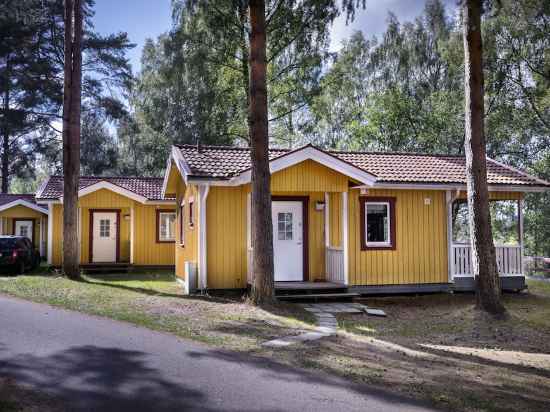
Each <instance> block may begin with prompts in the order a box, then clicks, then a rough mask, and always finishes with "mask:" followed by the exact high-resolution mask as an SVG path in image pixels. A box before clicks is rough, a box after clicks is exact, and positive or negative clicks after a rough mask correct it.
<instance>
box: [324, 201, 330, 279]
mask: <svg viewBox="0 0 550 412" xmlns="http://www.w3.org/2000/svg"><path fill="white" fill-rule="evenodd" d="M329 201H330V196H329V194H328V193H327V192H325V279H328V277H329V275H330V274H329V273H328V248H329V247H330V210H329Z"/></svg>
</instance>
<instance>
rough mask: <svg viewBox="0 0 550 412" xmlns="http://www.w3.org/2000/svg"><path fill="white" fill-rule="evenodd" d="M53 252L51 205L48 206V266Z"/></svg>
mask: <svg viewBox="0 0 550 412" xmlns="http://www.w3.org/2000/svg"><path fill="white" fill-rule="evenodd" d="M52 251H53V204H51V203H50V204H48V265H51V264H52V254H53V253H52Z"/></svg>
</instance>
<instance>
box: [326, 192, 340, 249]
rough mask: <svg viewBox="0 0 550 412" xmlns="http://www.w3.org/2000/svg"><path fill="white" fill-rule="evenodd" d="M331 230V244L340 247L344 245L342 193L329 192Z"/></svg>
mask: <svg viewBox="0 0 550 412" xmlns="http://www.w3.org/2000/svg"><path fill="white" fill-rule="evenodd" d="M328 210H329V232H330V245H331V246H335V247H340V246H341V245H342V194H341V193H330V194H329V203H328Z"/></svg>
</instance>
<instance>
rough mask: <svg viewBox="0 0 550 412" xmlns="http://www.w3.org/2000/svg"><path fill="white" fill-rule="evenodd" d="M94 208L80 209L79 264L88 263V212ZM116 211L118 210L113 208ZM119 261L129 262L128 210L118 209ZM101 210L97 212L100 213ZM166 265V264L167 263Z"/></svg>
mask: <svg viewBox="0 0 550 412" xmlns="http://www.w3.org/2000/svg"><path fill="white" fill-rule="evenodd" d="M92 209H96V208H89V207H82V208H81V219H82V220H81V223H80V224H81V229H80V230H81V237H80V262H81V263H90V223H91V222H90V210H92ZM115 209H118V208H115ZM119 210H120V261H121V262H130V226H131V225H130V220H126V218H125V216H128V217H129V216H130V213H131V212H130V210H131V209H130V208H120V209H119ZM100 211H101V209H99V210H98V212H100ZM167 264H168V263H167Z"/></svg>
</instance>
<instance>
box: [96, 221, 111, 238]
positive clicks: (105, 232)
mask: <svg viewBox="0 0 550 412" xmlns="http://www.w3.org/2000/svg"><path fill="white" fill-rule="evenodd" d="M110 236H111V220H110V219H100V220H99V237H110Z"/></svg>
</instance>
